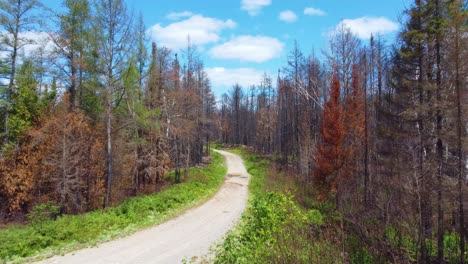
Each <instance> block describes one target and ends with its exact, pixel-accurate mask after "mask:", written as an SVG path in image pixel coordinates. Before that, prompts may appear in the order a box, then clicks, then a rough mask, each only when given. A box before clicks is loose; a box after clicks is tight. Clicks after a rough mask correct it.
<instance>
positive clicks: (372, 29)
mask: <svg viewBox="0 0 468 264" xmlns="http://www.w3.org/2000/svg"><path fill="white" fill-rule="evenodd" d="M342 27H345V28H349V29H350V30H351V32H353V33H354V34H356V35H357V36H358V37H359V38H361V39H369V38H370V36H371V35H372V34H374V35H375V34H387V33H391V32H393V31H396V30H398V24H397V23H395V22H393V21H391V20H389V19H387V18H385V17H367V16H365V17H360V18H356V19H344V20H343V21H341V22H340V23H339V24H338V25H337V26H336V29H335V31H336V30H338V29H340V28H342Z"/></svg>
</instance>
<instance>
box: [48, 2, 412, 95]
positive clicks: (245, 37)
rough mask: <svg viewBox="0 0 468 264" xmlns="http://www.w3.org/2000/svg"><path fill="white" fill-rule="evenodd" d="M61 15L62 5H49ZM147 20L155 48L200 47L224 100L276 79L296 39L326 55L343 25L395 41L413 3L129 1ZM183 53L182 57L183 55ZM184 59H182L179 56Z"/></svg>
mask: <svg viewBox="0 0 468 264" xmlns="http://www.w3.org/2000/svg"><path fill="white" fill-rule="evenodd" d="M43 2H44V4H46V5H47V6H49V7H53V8H54V7H55V8H59V6H60V2H61V1H56V0H44V1H43ZM126 2H127V5H128V7H129V8H130V9H131V10H133V11H134V13H136V14H138V13H139V12H141V13H142V14H143V16H144V20H145V24H146V26H147V28H148V34H149V37H150V39H151V40H152V41H155V42H156V43H158V45H164V46H168V47H169V48H171V49H173V50H178V49H180V48H182V47H184V46H186V44H185V43H186V39H187V35H188V34H189V35H190V38H191V41H192V42H193V43H194V44H196V45H197V48H198V52H199V54H200V56H201V58H202V59H203V61H204V62H205V68H206V70H207V73H208V75H209V77H210V79H211V81H212V86H213V90H214V91H215V93H216V94H218V95H220V94H222V93H223V92H225V91H227V90H228V89H229V88H230V87H231V86H232V85H233V84H234V83H236V82H239V83H240V84H241V85H243V86H249V85H252V84H257V83H258V82H259V80H260V76H261V75H262V74H263V72H267V73H269V74H272V75H273V76H275V75H276V72H277V69H278V68H279V67H282V66H283V65H285V63H286V57H287V53H288V51H289V50H291V48H292V46H293V44H294V40H297V41H298V43H299V46H300V48H301V49H302V50H303V52H304V53H310V52H311V51H312V50H315V52H316V54H320V53H321V51H322V50H324V49H326V48H327V45H328V41H329V35H330V32H333V30H334V29H335V28H336V27H337V26H338V25H340V23H344V24H345V25H346V26H348V27H350V28H351V30H352V31H353V32H355V33H356V34H357V35H358V36H359V37H360V38H361V39H363V41H366V40H368V37H369V35H370V33H371V32H373V33H381V34H382V35H384V36H385V37H386V38H388V39H389V40H393V38H394V36H395V33H396V32H397V31H398V28H399V19H400V18H401V14H402V11H403V10H404V8H406V7H408V6H409V5H410V3H411V0H387V1H374V0H355V1H348V0H289V1H286V0H172V1H167V0H126ZM179 53H181V52H180V51H179ZM182 54H183V53H182Z"/></svg>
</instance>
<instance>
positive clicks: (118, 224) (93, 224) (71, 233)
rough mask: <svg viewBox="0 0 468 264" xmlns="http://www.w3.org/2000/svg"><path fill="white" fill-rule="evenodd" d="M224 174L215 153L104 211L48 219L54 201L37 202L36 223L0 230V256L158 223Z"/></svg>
mask: <svg viewBox="0 0 468 264" xmlns="http://www.w3.org/2000/svg"><path fill="white" fill-rule="evenodd" d="M200 174H203V175H204V176H205V177H203V179H202V180H200V177H199V176H197V175H200ZM225 174H226V168H225V166H224V161H223V158H222V157H221V155H219V154H214V158H213V160H212V162H211V164H210V165H208V166H207V167H205V168H191V169H190V170H189V179H188V180H187V182H185V183H181V184H177V185H173V186H171V187H169V188H167V189H166V190H164V191H162V192H160V193H156V194H153V195H148V196H142V197H135V198H130V199H127V200H126V201H124V202H123V203H122V204H120V205H119V206H117V207H113V208H109V209H108V210H106V211H103V210H98V211H95V212H90V213H86V214H83V215H64V216H60V217H58V218H57V220H55V221H47V220H46V218H47V217H48V216H51V215H53V214H54V213H55V211H54V209H55V207H54V206H53V205H52V204H45V205H40V206H38V207H36V209H35V211H34V216H32V215H31V216H32V218H34V219H36V220H40V222H41V223H42V224H41V226H40V228H37V226H36V227H35V226H34V225H23V226H11V227H8V228H6V229H3V230H0V241H2V243H0V262H2V261H12V260H21V259H23V258H25V257H29V256H34V255H37V254H38V253H42V254H43V255H47V254H49V255H51V254H57V253H61V252H64V251H67V250H68V251H69V250H73V249H77V248H82V247H84V246H88V245H93V244H95V243H97V242H101V241H107V240H110V239H112V238H116V237H119V236H122V235H126V234H129V233H132V232H134V231H136V230H138V229H141V228H144V227H147V226H151V225H154V224H157V223H161V222H163V221H165V220H167V219H169V218H170V217H172V216H174V215H177V214H179V213H181V212H182V211H184V210H185V209H187V208H189V207H191V206H193V205H195V204H198V203H200V202H201V201H203V200H206V199H207V198H208V197H210V196H211V195H213V194H214V193H215V192H216V190H217V189H218V188H219V186H220V185H221V183H222V182H223V180H224V175H225Z"/></svg>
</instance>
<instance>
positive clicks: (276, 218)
mask: <svg viewBox="0 0 468 264" xmlns="http://www.w3.org/2000/svg"><path fill="white" fill-rule="evenodd" d="M232 152H235V153H238V154H241V155H242V157H243V158H244V163H245V165H246V167H247V171H248V172H249V173H250V175H251V177H252V178H251V180H250V185H249V189H250V199H249V207H248V208H247V210H246V212H245V213H244V214H243V216H242V219H241V222H240V224H239V225H238V226H237V227H236V228H235V229H234V230H232V231H231V232H229V233H228V235H227V237H226V239H225V240H224V242H223V243H222V244H220V245H219V246H218V248H217V252H216V253H217V255H216V259H215V263H230V264H231V263H327V264H328V263H338V262H339V261H340V258H339V257H340V251H339V248H338V247H337V246H336V245H334V244H333V243H331V242H328V241H325V240H323V239H319V238H318V237H315V236H314V235H313V232H312V229H311V228H312V227H318V226H321V225H323V224H324V219H325V218H324V217H323V215H322V213H321V212H320V211H319V210H317V209H313V210H310V211H306V210H304V209H303V208H301V207H300V206H299V204H298V203H297V202H296V201H295V200H294V197H293V196H292V195H290V194H283V193H279V192H267V191H265V180H266V177H267V172H268V168H269V162H268V160H265V159H259V157H258V156H257V155H255V154H250V153H248V152H247V151H246V150H245V149H242V148H241V149H237V150H232Z"/></svg>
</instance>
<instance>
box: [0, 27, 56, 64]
mask: <svg viewBox="0 0 468 264" xmlns="http://www.w3.org/2000/svg"><path fill="white" fill-rule="evenodd" d="M18 36H19V39H20V43H21V45H22V44H25V45H23V46H22V47H21V49H20V50H19V51H18V54H19V56H24V57H31V56H33V55H35V54H37V53H38V52H40V51H41V49H42V52H43V53H44V55H48V54H51V53H52V52H53V51H54V49H55V47H56V46H55V44H54V43H53V41H52V39H51V37H50V35H49V33H47V32H41V31H25V32H20V33H19V34H18ZM0 37H1V38H7V39H8V38H10V39H11V38H12V37H11V35H9V34H8V33H6V32H0ZM8 54H9V52H8V51H1V52H0V58H6V56H8Z"/></svg>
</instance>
